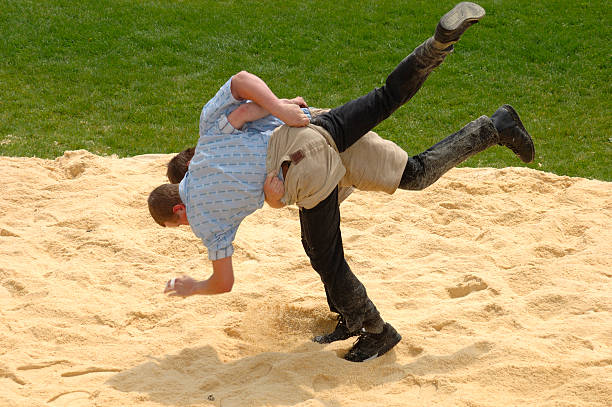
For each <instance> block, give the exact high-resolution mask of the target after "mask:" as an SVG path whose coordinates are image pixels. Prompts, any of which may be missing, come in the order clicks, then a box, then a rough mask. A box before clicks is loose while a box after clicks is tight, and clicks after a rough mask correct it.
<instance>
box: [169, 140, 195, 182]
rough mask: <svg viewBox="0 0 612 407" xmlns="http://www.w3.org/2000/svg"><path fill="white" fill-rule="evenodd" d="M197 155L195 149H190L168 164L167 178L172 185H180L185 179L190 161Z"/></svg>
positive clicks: (176, 156)
mask: <svg viewBox="0 0 612 407" xmlns="http://www.w3.org/2000/svg"><path fill="white" fill-rule="evenodd" d="M194 154H195V147H191V148H188V149H186V150H183V151H181V152H180V153H178V154H177V155H175V156H174V157H173V158H172V160H170V162H169V163H168V171H166V176H167V177H168V180H169V181H170V182H171V183H172V184H178V183H179V182H181V180H182V179H183V178H184V177H185V174H186V173H187V168H188V166H189V161H191V159H192V158H193V155H194Z"/></svg>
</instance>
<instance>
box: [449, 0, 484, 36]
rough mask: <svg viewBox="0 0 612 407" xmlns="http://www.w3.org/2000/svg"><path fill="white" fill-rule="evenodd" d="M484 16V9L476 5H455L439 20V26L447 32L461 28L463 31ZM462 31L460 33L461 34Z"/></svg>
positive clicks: (465, 2) (466, 3) (467, 3)
mask: <svg viewBox="0 0 612 407" xmlns="http://www.w3.org/2000/svg"><path fill="white" fill-rule="evenodd" d="M484 16H485V9H484V8H482V7H480V6H479V5H478V4H476V3H470V2H467V1H464V2H461V3H459V4H457V5H456V6H455V7H453V9H452V10H451V11H449V12H448V13H446V14H444V15H443V16H442V18H441V19H440V25H441V26H442V28H444V29H445V30H447V31H456V30H458V29H459V28H461V27H462V26H465V28H464V30H463V31H465V29H467V27H468V26H470V25H472V24H474V23H475V22H478V20H480V19H481V18H483V17H484ZM463 31H462V32H463Z"/></svg>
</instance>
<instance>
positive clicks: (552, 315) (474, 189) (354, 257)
mask: <svg viewBox="0 0 612 407" xmlns="http://www.w3.org/2000/svg"><path fill="white" fill-rule="evenodd" d="M170 157H171V155H144V156H137V157H130V158H123V159H120V158H117V157H114V156H111V157H101V156H96V155H94V154H91V153H89V152H87V151H83V150H79V151H68V152H66V153H65V154H64V155H63V156H62V157H58V158H57V159H55V160H42V159H36V158H12V157H0V177H2V182H1V183H0V195H1V198H0V327H1V329H0V386H1V387H2V389H3V392H1V393H0V405H3V406H4V405H6V406H72V407H75V406H126V405H138V406H174V405H179V406H223V407H231V406H258V407H259V406H261V407H263V406H300V407H323V406H325V407H330V406H332V407H348V406H406V405H423V406H466V407H467V406H471V407H473V406H479V407H480V406H483V407H484V406H500V405H521V406H525V405H533V406H550V407H552V406H576V407H578V406H581V407H582V406H608V405H610V404H611V401H612V318H611V315H612V283H611V279H612V184H611V183H607V182H601V181H596V180H587V179H583V178H571V177H563V176H557V175H554V174H549V173H544V172H540V171H535V170H531V169H528V168H505V169H490V168H483V169H469V168H461V169H454V170H452V171H450V172H449V173H448V174H446V175H445V176H444V177H443V178H442V179H441V180H440V181H438V182H437V183H436V184H434V185H433V186H431V187H430V188H428V189H427V190H425V191H421V192H408V191H398V192H396V193H395V194H394V195H386V194H382V193H363V192H356V193H354V194H353V195H352V196H351V197H350V198H349V199H348V200H347V201H346V202H345V203H343V204H342V209H341V212H342V233H343V237H344V242H345V250H346V257H347V260H348V261H349V263H350V264H351V266H352V268H353V270H354V271H355V273H356V274H357V275H358V276H359V277H360V279H361V280H362V281H363V282H364V284H365V285H366V287H367V289H368V293H369V294H370V297H371V298H372V300H373V301H374V302H375V304H376V305H377V307H378V308H379V309H380V311H381V314H382V315H383V317H384V318H385V319H386V320H388V321H389V322H391V323H392V324H393V325H394V326H395V327H396V329H397V330H398V331H399V332H400V333H401V335H402V336H403V340H402V342H400V344H399V345H398V346H397V347H396V348H395V349H394V350H393V351H392V352H390V353H389V354H388V355H385V356H384V357H382V358H379V359H376V360H373V361H370V362H368V363H364V364H352V363H349V362H346V361H344V360H342V359H341V358H340V357H338V356H341V355H342V354H343V353H344V352H345V351H346V350H347V349H348V348H349V347H350V346H351V344H352V341H351V340H348V341H344V342H340V343H334V344H330V345H326V346H323V345H318V344H315V343H312V342H311V341H310V338H311V337H312V336H313V335H315V334H320V333H322V332H324V331H326V330H329V329H332V328H333V326H334V321H333V319H332V316H331V314H329V312H328V311H327V309H326V305H325V298H324V293H323V289H322V286H321V283H320V281H319V279H318V277H317V275H316V274H315V273H314V271H312V269H311V268H310V265H309V262H308V259H307V257H306V256H305V254H304V252H303V249H302V247H301V243H300V238H299V236H300V233H299V222H298V218H297V217H298V214H297V208H295V207H288V208H284V209H282V210H274V209H271V208H269V207H264V208H263V209H262V210H259V211H257V212H256V213H254V214H253V215H251V216H249V217H248V218H247V219H246V220H245V222H244V223H243V224H242V225H241V227H240V229H239V231H238V234H237V239H236V242H235V255H234V268H235V270H236V284H235V287H234V290H233V291H232V292H231V293H229V294H225V295H220V296H213V297H191V298H187V299H176V298H168V297H165V296H164V295H163V294H162V290H163V287H164V284H165V282H166V281H167V280H168V279H169V278H171V277H173V276H177V275H181V274H183V273H189V274H191V275H192V276H194V277H196V278H204V277H206V276H207V275H208V274H209V273H210V270H211V269H210V263H209V262H208V260H207V253H206V249H205V247H204V246H203V245H202V244H201V242H200V241H199V240H198V239H197V238H196V237H195V236H194V235H193V233H191V231H190V230H189V229H188V228H179V229H163V228H160V227H159V226H157V225H156V224H155V223H154V222H153V221H152V220H151V218H150V216H149V214H148V210H147V207H146V199H147V196H148V194H149V192H150V191H151V190H152V189H153V188H154V187H155V186H157V185H159V184H161V183H163V182H165V178H164V174H165V164H166V163H167V161H168V160H169V158H170Z"/></svg>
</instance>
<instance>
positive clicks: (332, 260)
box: [300, 39, 451, 332]
mask: <svg viewBox="0 0 612 407" xmlns="http://www.w3.org/2000/svg"><path fill="white" fill-rule="evenodd" d="M450 51H451V49H446V50H438V49H436V48H434V47H433V46H432V41H431V39H429V40H427V41H425V42H424V43H423V44H421V45H420V46H419V47H417V48H416V49H415V50H414V51H413V52H412V53H411V54H410V55H409V56H407V57H406V58H405V59H404V60H402V61H401V62H400V63H399V64H398V66H397V67H396V68H395V69H394V70H393V72H391V74H390V75H389V76H388V77H387V80H386V81H385V85H384V86H382V87H380V88H377V89H374V90H373V91H371V92H369V93H368V94H366V95H364V96H362V97H360V98H358V99H355V100H352V101H350V102H348V103H345V104H344V105H342V106H339V107H337V108H334V109H332V110H330V111H329V112H327V113H324V114H322V115H321V116H318V117H317V118H316V119H314V120H313V124H316V125H319V126H321V127H323V128H325V129H326V130H327V131H328V132H329V133H330V134H331V136H332V137H333V139H334V141H335V143H336V146H337V148H338V150H339V151H340V152H342V151H344V150H346V149H347V148H349V147H350V146H351V145H352V144H353V143H355V142H356V141H357V140H358V139H359V138H360V137H362V136H363V135H364V134H366V133H367V132H368V131H370V130H371V129H373V128H374V127H375V126H376V125H377V124H379V123H380V122H382V121H383V120H384V119H386V118H387V117H389V115H391V114H392V113H393V112H394V111H396V110H397V109H398V108H399V107H400V106H402V105H403V104H404V103H406V102H407V101H408V100H410V98H412V96H414V95H415V94H416V92H417V91H418V90H419V89H420V87H421V85H422V84H423V82H425V79H427V77H428V76H429V74H430V73H431V72H432V71H433V69H434V68H436V67H437V66H439V65H440V64H441V63H442V61H443V60H444V57H445V56H446V55H447V54H448V53H449V52H450ZM300 225H301V230H302V244H303V246H304V250H305V251H306V254H307V255H308V257H309V258H310V263H311V265H312V267H313V268H314V269H315V271H316V272H317V273H318V274H319V276H320V277H321V281H322V282H323V285H324V286H325V293H326V295H327V301H328V304H329V307H330V310H332V311H333V312H337V313H339V314H341V315H342V316H343V317H344V319H345V321H346V324H347V328H348V329H349V330H350V331H351V332H354V331H356V330H358V329H361V328H364V329H365V330H366V331H369V332H380V330H382V327H383V321H382V319H381V317H380V314H379V312H378V310H377V309H376V307H375V306H374V304H373V303H372V301H371V300H370V299H369V298H368V295H367V292H366V289H365V287H364V286H363V284H362V283H361V282H360V281H359V279H358V278H357V277H356V276H355V274H353V272H352V271H351V269H350V267H349V265H348V264H347V262H346V260H345V259H344V249H343V246H342V235H341V232H340V208H339V205H338V188H336V189H335V190H334V191H333V192H332V193H331V194H330V195H329V196H328V197H327V198H326V199H324V200H323V201H321V202H320V203H319V204H318V205H317V206H315V207H314V208H312V209H304V208H301V209H300Z"/></svg>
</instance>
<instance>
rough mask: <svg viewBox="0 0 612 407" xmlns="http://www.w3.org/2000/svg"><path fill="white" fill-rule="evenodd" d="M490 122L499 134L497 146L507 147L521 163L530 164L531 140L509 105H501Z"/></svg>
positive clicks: (531, 155) (532, 149)
mask: <svg viewBox="0 0 612 407" xmlns="http://www.w3.org/2000/svg"><path fill="white" fill-rule="evenodd" d="M491 121H492V122H493V125H494V126H495V128H496V129H497V131H498V133H499V144H500V145H502V146H506V147H508V148H509V149H510V150H512V151H513V152H514V154H516V155H517V156H518V157H519V158H520V159H521V160H523V162H526V163H530V162H532V161H533V159H534V158H535V147H534V146H533V140H532V139H531V136H530V135H529V133H527V130H526V129H525V126H523V122H522V121H521V119H520V117H519V115H518V113H517V112H516V110H514V108H513V107H512V106H510V105H503V106H502V107H500V108H499V109H497V111H495V113H493V116H491Z"/></svg>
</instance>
